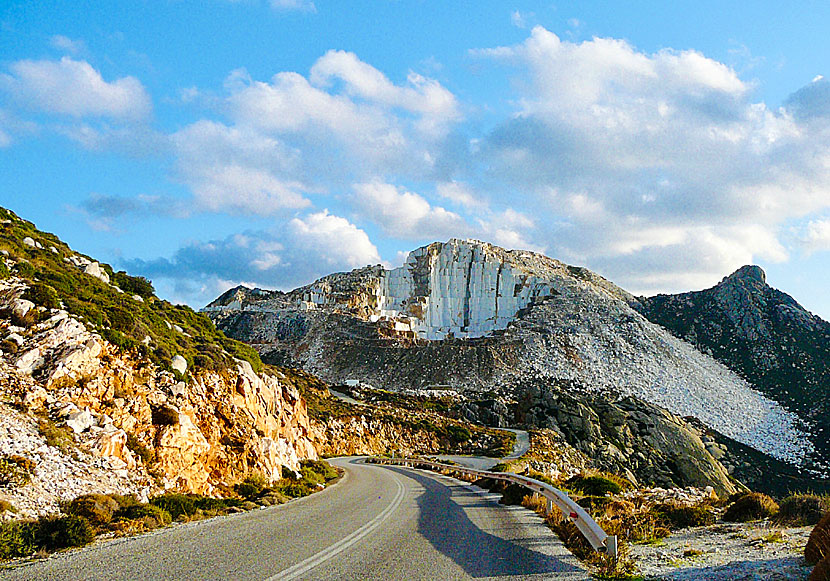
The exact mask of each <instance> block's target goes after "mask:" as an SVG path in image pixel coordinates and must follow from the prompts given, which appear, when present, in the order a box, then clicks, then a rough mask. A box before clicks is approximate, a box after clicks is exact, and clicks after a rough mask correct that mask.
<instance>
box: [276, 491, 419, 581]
mask: <svg viewBox="0 0 830 581" xmlns="http://www.w3.org/2000/svg"><path fill="white" fill-rule="evenodd" d="M393 478H394V479H395V484H397V486H398V490H397V493H396V494H395V498H393V499H392V502H391V503H390V504H389V506H387V507H386V508H385V509H383V511H382V512H381V513H380V514H378V515H377V516H376V517H375V518H373V519H372V520H370V521H369V522H368V523H366V524H365V525H363V526H362V527H360V528H359V529H357V530H356V531H354V532H353V533H352V534H350V535H349V536H347V537H344V538H342V539H340V540H339V541H338V542H336V543H334V544H333V545H330V546H328V547H326V548H325V549H323V550H322V551H320V552H319V553H317V554H315V555H312V556H311V557H309V558H308V559H306V560H305V561H301V562H299V563H297V564H296V565H292V566H291V567H289V568H288V569H284V570H283V571H280V572H279V573H277V574H276V575H273V576H271V577H268V578H267V579H266V580H265V581H278V580H279V581H288V580H289V579H296V578H297V577H299V576H300V575H302V574H303V573H307V572H308V571H310V570H311V569H313V568H314V567H316V566H318V565H320V564H322V563H324V562H325V561H328V560H329V559H331V558H332V557H334V556H336V555H339V554H340V553H342V552H343V551H345V550H346V549H348V548H349V547H351V546H352V545H354V544H355V543H357V542H359V541H360V540H361V539H362V538H363V537H365V536H366V535H368V534H369V533H371V532H372V531H374V530H375V529H376V528H378V527H379V526H380V525H382V524H383V523H384V521H386V520H387V519H388V518H389V517H390V516H391V515H392V513H393V512H395V510H397V508H398V507H399V506H400V505H401V502H403V498H404V496H405V492H406V491H405V490H404V487H403V484H401V481H400V480H398V477H397V476H393Z"/></svg>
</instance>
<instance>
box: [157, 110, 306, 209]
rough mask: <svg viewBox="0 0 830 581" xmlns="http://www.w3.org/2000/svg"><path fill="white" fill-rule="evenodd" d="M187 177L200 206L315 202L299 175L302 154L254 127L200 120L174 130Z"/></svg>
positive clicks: (299, 205) (293, 205)
mask: <svg viewBox="0 0 830 581" xmlns="http://www.w3.org/2000/svg"><path fill="white" fill-rule="evenodd" d="M173 143H174V148H175V151H176V154H177V158H178V162H177V166H178V169H179V174H180V176H181V179H182V180H183V181H184V182H185V183H187V185H188V186H189V187H190V189H191V191H192V192H193V194H194V196H195V201H196V203H197V209H199V210H208V211H229V212H237V213H246V214H256V215H263V216H264V215H269V214H273V213H276V212H278V211H280V210H282V209H285V208H303V207H306V206H308V205H309V204H310V202H309V201H308V200H307V199H306V198H305V197H303V194H302V192H304V191H306V190H307V189H308V188H307V187H306V186H304V184H302V183H301V182H300V181H298V180H297V179H294V178H293V177H292V176H294V175H295V174H296V172H295V168H296V164H297V160H296V153H295V152H293V151H291V149H290V148H287V147H285V146H284V145H283V144H282V143H281V142H279V141H278V140H275V139H273V138H270V137H267V136H264V135H262V134H259V133H257V132H254V131H251V130H250V129H249V128H245V127H243V128H236V127H227V126H225V125H222V124H221V123H216V122H213V121H198V122H196V123H194V124H192V125H189V126H187V127H185V128H184V129H182V130H181V131H179V132H177V133H176V134H174V135H173Z"/></svg>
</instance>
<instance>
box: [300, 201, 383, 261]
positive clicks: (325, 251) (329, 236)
mask: <svg viewBox="0 0 830 581" xmlns="http://www.w3.org/2000/svg"><path fill="white" fill-rule="evenodd" d="M288 231H289V232H290V233H291V235H292V238H293V241H294V244H295V245H296V247H298V248H299V249H302V253H303V255H304V254H305V253H309V254H312V255H314V254H317V255H319V256H320V257H321V258H322V259H323V263H324V264H325V265H327V266H331V267H334V266H337V265H345V266H347V267H348V268H358V267H361V266H365V265H367V264H377V263H379V262H380V255H379V254H378V251H377V248H376V247H375V245H374V244H372V242H371V241H370V240H369V236H367V235H366V233H365V232H364V231H363V230H361V229H360V228H358V227H356V226H354V225H353V224H351V223H350V222H349V221H348V220H346V219H345V218H341V217H339V216H334V215H332V214H329V213H328V210H325V211H323V212H318V213H316V214H311V215H310V216H308V217H307V218H305V219H302V218H294V219H293V220H291V222H289V223H288Z"/></svg>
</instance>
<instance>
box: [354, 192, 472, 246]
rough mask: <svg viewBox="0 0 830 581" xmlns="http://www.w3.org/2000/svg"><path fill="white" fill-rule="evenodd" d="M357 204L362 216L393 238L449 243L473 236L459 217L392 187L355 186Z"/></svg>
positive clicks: (421, 197) (412, 194)
mask: <svg viewBox="0 0 830 581" xmlns="http://www.w3.org/2000/svg"><path fill="white" fill-rule="evenodd" d="M354 203H355V206H356V207H357V208H358V209H359V210H360V213H361V215H363V216H366V217H368V218H369V219H370V220H372V221H373V222H375V223H376V224H379V225H380V227H381V228H382V229H383V231H384V233H385V234H386V235H387V236H389V237H391V238H397V239H402V240H406V239H409V240H413V239H414V240H423V239H429V238H445V239H446V238H451V237H453V236H462V237H463V236H464V235H465V234H468V233H469V232H470V228H469V226H467V224H465V223H464V220H463V219H462V218H461V216H459V215H458V214H455V213H453V212H449V211H447V210H445V209H444V208H441V207H433V206H432V205H430V203H429V202H428V201H427V200H426V199H425V198H424V197H423V196H420V195H418V194H416V193H413V192H409V191H406V190H405V189H403V188H400V187H397V186H395V185H393V184H387V183H382V182H377V181H375V182H369V183H364V184H356V185H355V186H354Z"/></svg>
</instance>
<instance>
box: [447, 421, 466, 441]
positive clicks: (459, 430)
mask: <svg viewBox="0 0 830 581" xmlns="http://www.w3.org/2000/svg"><path fill="white" fill-rule="evenodd" d="M447 434H448V435H449V437H450V439H451V440H452V441H453V442H455V443H456V444H461V443H463V442H466V441H468V440H469V439H470V438H471V437H472V434H470V430H468V429H467V428H466V427H464V426H459V425H456V424H449V425H447Z"/></svg>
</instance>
